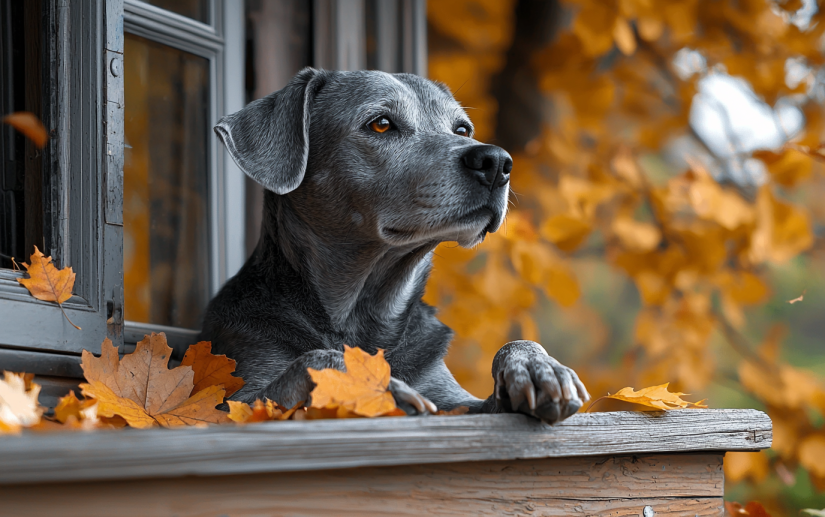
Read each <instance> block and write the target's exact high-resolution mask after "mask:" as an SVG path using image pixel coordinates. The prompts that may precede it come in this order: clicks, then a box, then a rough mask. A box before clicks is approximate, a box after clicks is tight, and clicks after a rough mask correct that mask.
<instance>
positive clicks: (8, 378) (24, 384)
mask: <svg viewBox="0 0 825 517" xmlns="http://www.w3.org/2000/svg"><path fill="white" fill-rule="evenodd" d="M3 377H4V378H3V379H0V434H4V433H19V432H20V430H21V429H22V428H23V427H31V426H33V425H36V424H38V423H39V422H40V416H41V415H42V414H43V408H42V407H40V405H39V404H38V403H37V397H38V395H40V386H39V385H37V384H35V383H33V382H31V376H29V375H27V374H22V373H12V372H3Z"/></svg>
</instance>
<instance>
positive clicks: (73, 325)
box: [57, 302, 83, 330]
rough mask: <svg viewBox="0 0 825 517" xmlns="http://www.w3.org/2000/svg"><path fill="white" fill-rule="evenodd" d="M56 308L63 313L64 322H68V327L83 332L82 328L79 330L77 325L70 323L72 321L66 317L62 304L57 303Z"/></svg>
mask: <svg viewBox="0 0 825 517" xmlns="http://www.w3.org/2000/svg"><path fill="white" fill-rule="evenodd" d="M57 306H58V307H60V312H62V313H63V316H64V317H65V318H66V321H68V322H69V325H71V326H72V327H74V328H76V329H77V330H83V329H82V328H80V327H78V326H77V325H75V324H74V323H72V320H70V319H69V315H68V314H66V311H65V310H63V304H62V303H60V302H57Z"/></svg>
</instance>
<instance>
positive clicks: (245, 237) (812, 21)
mask: <svg viewBox="0 0 825 517" xmlns="http://www.w3.org/2000/svg"><path fill="white" fill-rule="evenodd" d="M148 3H149V4H153V5H151V6H143V2H136V1H132V0H130V2H129V4H128V5H129V6H132V7H130V9H134V10H135V12H138V11H137V9H138V7H140V8H141V9H144V10H145V11H146V12H147V13H151V14H152V15H153V16H155V17H166V18H168V19H169V20H170V23H171V22H172V21H174V22H175V24H178V25H180V24H181V23H184V22H186V23H188V24H189V25H187V27H190V29H191V31H195V29H197V30H202V31H203V32H204V34H205V35H206V36H204V38H206V39H203V38H202V39H203V41H204V42H207V43H208V42H209V41H212V40H208V38H207V36H208V37H211V36H209V35H210V34H212V33H215V34H217V35H218V36H219V39H215V40H214V41H217V42H218V43H214V44H213V43H210V45H212V46H211V47H209V46H207V45H206V43H204V48H205V49H206V50H203V51H199V50H197V49H196V47H195V46H193V45H194V44H192V43H186V44H183V43H181V44H176V45H177V46H176V47H175V50H174V51H172V50H170V48H171V47H169V45H170V43H169V41H171V40H169V39H168V38H167V39H161V38H156V39H155V40H152V39H151V38H149V36H147V35H146V34H147V33H146V32H145V30H143V29H140V27H137V26H135V28H130V27H131V26H127V33H128V32H129V31H134V34H127V39H126V54H125V89H126V91H125V93H126V137H127V138H126V139H127V156H126V164H125V192H124V241H125V256H124V267H125V272H126V301H125V311H126V319H127V320H129V321H127V324H126V328H127V333H128V330H129V329H130V328H135V329H144V328H146V329H148V328H155V327H151V325H162V326H164V330H165V331H166V332H167V335H169V336H170V340H173V339H178V338H179V340H180V342H181V343H183V344H188V343H189V342H190V341H189V339H190V338H191V336H192V335H193V333H196V330H197V328H199V326H200V318H201V315H202V310H203V307H204V306H205V304H206V302H207V300H208V299H209V297H210V296H211V294H214V292H216V290H217V289H218V288H219V287H220V285H221V283H222V282H223V281H224V280H225V279H226V278H228V277H229V276H231V275H232V274H234V272H235V271H237V268H238V267H240V264H242V262H243V260H244V258H245V256H247V254H248V253H250V252H251V250H252V249H253V248H254V246H255V244H256V243H257V239H258V234H259V229H260V216H261V203H262V190H261V187H259V186H258V185H257V184H255V183H254V182H252V181H251V180H248V179H243V178H242V176H241V175H240V173H239V172H238V171H237V170H236V169H233V168H232V167H233V166H232V164H231V161H230V160H228V159H227V158H226V157H225V156H223V155H222V154H220V153H222V149H221V148H220V146H219V145H217V142H216V140H215V139H214V136H213V135H211V133H208V134H204V132H203V131H202V128H203V126H204V124H206V125H207V126H209V125H212V124H214V122H215V121H216V120H217V119H218V118H219V117H220V116H222V114H223V113H228V112H232V111H234V110H235V109H238V108H239V107H240V106H242V105H243V104H244V103H246V102H249V101H251V100H254V99H256V98H260V97H262V96H265V95H267V94H269V93H271V92H273V91H276V90H278V89H280V88H282V87H283V86H284V85H285V84H286V83H287V81H288V80H289V79H290V78H291V77H292V76H293V75H294V74H295V73H296V72H297V71H298V70H300V69H301V68H302V67H304V66H310V65H311V66H316V67H322V68H330V69H359V68H370V69H381V70H385V71H389V72H401V71H406V72H412V73H419V74H422V75H428V76H429V77H430V78H432V79H435V80H439V81H442V82H444V83H445V84H447V85H448V86H449V87H450V88H451V89H452V91H453V92H454V93H455V96H456V98H457V99H458V100H459V101H460V102H461V103H462V104H463V105H464V106H465V107H466V109H467V110H468V112H469V114H470V116H471V117H472V119H473V121H474V123H475V125H476V128H477V138H478V139H479V140H481V141H485V142H489V143H494V144H497V145H500V146H502V147H504V148H505V149H507V150H508V151H509V152H510V153H511V154H512V155H513V157H514V159H515V167H514V172H513V176H512V195H511V200H512V204H511V209H510V213H509V216H508V218H507V222H506V224H505V226H504V227H503V228H502V229H501V230H500V231H499V232H498V233H496V234H494V235H490V236H489V237H488V238H487V240H486V242H484V243H483V244H481V245H480V246H478V248H477V249H475V250H464V249H461V248H458V247H457V246H456V245H454V244H446V245H442V246H441V247H440V248H439V249H438V250H437V254H436V259H435V269H434V271H433V274H432V280H431V283H430V284H429V287H428V291H427V293H426V300H427V301H428V302H429V303H431V304H433V305H435V306H437V307H438V308H439V317H440V318H441V319H442V321H444V322H445V323H447V324H448V325H449V326H451V327H452V328H453V329H454V330H455V331H456V334H457V335H456V339H455V342H454V345H453V347H452V349H451V352H450V355H449V357H448V364H449V366H450V368H451V370H452V371H453V372H454V373H455V374H456V376H457V378H458V380H459V381H460V382H461V383H462V385H464V386H465V387H466V388H467V389H468V390H470V391H471V392H473V393H474V394H475V395H477V396H479V397H486V396H487V395H489V394H490V393H491V391H492V378H491V376H490V365H491V361H492V358H493V356H494V354H495V352H496V351H497V350H498V349H499V348H500V347H501V346H502V345H503V344H504V343H506V342H507V341H510V340H513V339H517V338H525V339H532V340H536V341H539V342H541V343H542V344H543V345H544V346H545V347H546V348H547V350H548V352H549V353H550V354H551V355H553V356H555V357H556V358H558V359H559V360H560V361H562V362H564V363H566V364H568V365H569V366H571V367H573V368H575V369H576V370H577V371H578V372H579V374H580V376H581V377H582V379H583V380H584V381H585V383H586V384H587V386H588V387H589V389H590V392H591V394H592V395H593V396H594V397H599V396H601V395H605V394H607V393H608V392H609V393H614V392H616V391H618V390H619V389H621V388H623V387H625V386H632V387H634V388H636V389H639V388H643V387H647V386H652V385H658V384H664V383H670V387H671V390H675V391H682V392H686V393H690V394H691V395H690V397H688V398H689V399H690V400H699V399H703V398H707V399H708V404H709V406H710V407H713V408H724V407H736V408H746V407H747V408H758V409H761V410H765V411H767V412H768V413H769V414H770V416H771V418H772V419H773V422H774V446H773V448H772V449H771V450H769V451H767V452H764V453H730V454H728V455H727V457H726V460H725V469H726V479H727V486H726V494H727V495H726V497H728V498H729V499H732V500H739V501H749V500H759V501H761V502H763V503H764V504H765V505H766V507H767V508H768V509H769V510H770V511H772V512H774V513H773V514H774V515H795V514H796V510H797V509H799V508H824V507H825V495H823V494H825V429H823V428H822V425H823V423H825V419H823V415H824V414H825V384H823V381H825V343H824V342H823V336H825V316H823V308H825V293H824V292H823V286H825V278H823V276H824V275H825V254H823V239H822V236H823V226H822V224H823V221H825V181H823V160H825V149H822V148H820V143H821V142H822V141H823V136H825V135H823V131H825V118H823V102H825V69H824V68H823V63H825V58H823V51H825V39H823V32H825V13H823V12H822V11H821V10H820V7H819V6H818V4H817V3H816V2H815V1H814V0H804V1H803V0H775V1H774V0H714V1H710V0H705V1H700V0H668V1H667V2H661V1H660V2H656V1H654V0H564V1H562V0H450V1H438V0H432V1H430V2H426V1H423V0H314V1H312V2H308V1H303V0H247V1H246V2H245V3H242V2H234V1H229V2H227V3H223V2H221V1H219V0H212V1H209V0H192V1H187V2H166V1H160V0H157V1H154V2H148ZM138 4H140V5H138ZM135 6H137V7H135ZM216 6H222V7H220V8H218V7H216ZM239 6H243V7H242V9H243V11H242V12H239V9H241V7H239ZM141 12H142V11H141ZM233 13H234V14H233ZM236 15H237V19H235V18H233V16H236ZM159 19H160V18H159ZM233 20H234V21H233ZM176 26H177V25H176ZM188 30H189V29H188ZM210 30H211V31H212V32H209V31H210ZM141 31H143V32H141ZM218 36H216V38H218ZM207 40H208V41H207ZM198 41H200V40H198ZM199 44H200V43H199ZM187 45H188V46H187ZM207 47H208V48H207ZM214 49H218V50H214ZM199 52H200V53H199ZM222 59H225V61H221V60H222ZM220 63H224V64H223V65H221V64H220ZM216 66H217V67H218V68H216ZM221 66H223V68H220V67H221ZM222 70H223V71H222ZM224 71H225V72H224ZM132 108H134V109H132ZM148 128H155V129H152V130H149V129H148ZM171 134H174V135H178V136H176V137H174V138H172V137H171V136H169V135H171ZM149 171H151V173H150V172H149ZM233 185H234V186H233ZM238 185H240V187H238ZM236 187H237V188H236ZM222 189H225V190H222ZM233 189H234V190H233ZM21 235H22V234H21ZM184 237H185V239H183V238H184ZM21 239H22V237H21ZM184 241H185V242H186V243H188V244H186V246H173V245H171V244H170V243H174V242H179V243H183V242H184ZM21 242H22V241H21ZM186 250H190V251H191V250H197V251H198V253H191V252H189V253H185V252H186ZM221 250H226V251H225V253H224V252H223V251H221ZM222 253H223V254H222ZM187 256H188V257H193V256H195V257H197V260H184V258H185V257H187ZM171 279H174V281H173V280H171ZM130 325H131V326H130ZM176 328H177V329H179V334H175V329H176ZM142 334H143V332H140V333H138V332H137V331H135V332H134V335H142ZM175 336H178V338H176V337H175ZM619 404H620V403H618V402H612V401H610V402H609V401H603V402H600V403H599V404H598V405H597V406H595V407H594V408H593V410H594V411H606V410H615V409H633V408H631V407H628V406H621V405H619Z"/></svg>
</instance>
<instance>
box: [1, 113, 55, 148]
mask: <svg viewBox="0 0 825 517" xmlns="http://www.w3.org/2000/svg"><path fill="white" fill-rule="evenodd" d="M3 123H4V124H8V125H10V126H11V127H13V128H14V129H16V130H18V131H20V132H21V133H23V134H24V135H26V137H28V139H29V140H31V141H32V142H34V145H36V146H37V147H39V148H40V149H43V148H44V147H46V142H48V141H49V133H48V132H47V131H46V127H45V126H44V125H43V123H42V122H40V119H39V118H37V117H36V116H35V115H34V113H29V112H28V111H18V112H16V113H11V114H9V115H6V116H5V117H3Z"/></svg>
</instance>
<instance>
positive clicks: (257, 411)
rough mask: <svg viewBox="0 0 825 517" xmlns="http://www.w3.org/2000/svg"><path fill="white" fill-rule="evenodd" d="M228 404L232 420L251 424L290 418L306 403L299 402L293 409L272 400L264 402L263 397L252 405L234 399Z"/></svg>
mask: <svg viewBox="0 0 825 517" xmlns="http://www.w3.org/2000/svg"><path fill="white" fill-rule="evenodd" d="M227 404H229V419H230V420H232V421H233V422H235V423H238V424H251V423H254V422H267V421H270V420H289V419H290V417H292V415H293V414H294V413H295V412H296V411H297V410H298V408H300V407H301V406H302V405H303V404H304V403H303V402H299V403H298V404H296V405H295V407H293V408H292V409H287V408H285V407H283V406H281V405H280V404H277V403H276V402H273V401H271V400H267V401H266V402H263V401H261V399H258V400H256V401H255V403H254V404H253V405H252V406H251V407H250V405H249V404H247V403H245V402H237V401H234V400H229V401H227Z"/></svg>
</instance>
